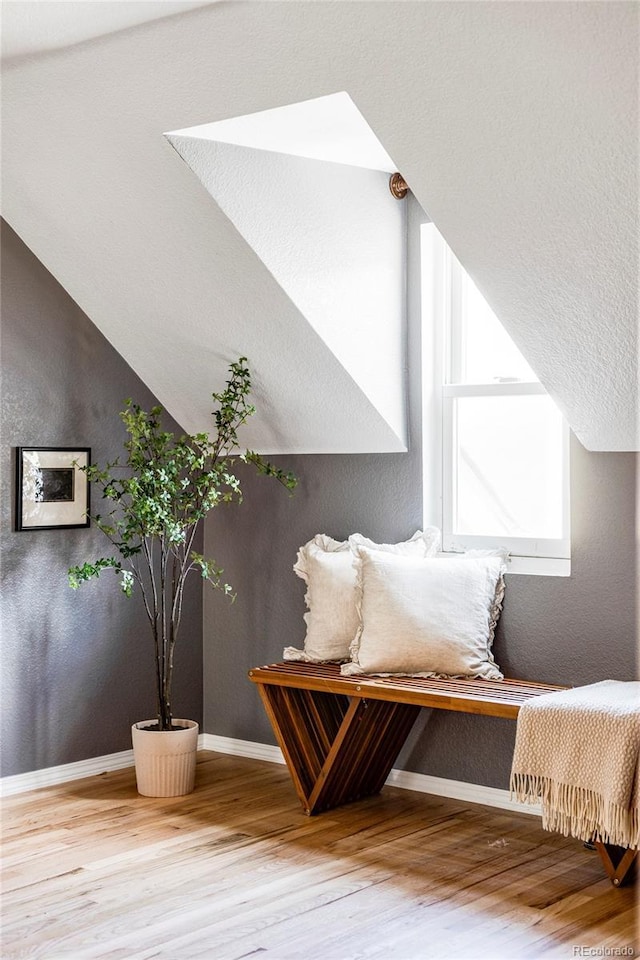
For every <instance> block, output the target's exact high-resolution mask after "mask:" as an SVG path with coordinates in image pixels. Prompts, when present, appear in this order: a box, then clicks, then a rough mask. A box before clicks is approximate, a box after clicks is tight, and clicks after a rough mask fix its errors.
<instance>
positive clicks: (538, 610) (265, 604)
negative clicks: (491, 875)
mask: <svg viewBox="0 0 640 960" xmlns="http://www.w3.org/2000/svg"><path fill="white" fill-rule="evenodd" d="M277 462H278V463H279V465H281V466H282V465H286V466H288V467H290V468H292V469H293V470H294V472H296V474H297V475H298V477H299V478H300V486H299V490H298V491H297V492H296V494H295V496H294V497H293V498H292V499H288V498H287V496H286V494H285V493H284V491H280V490H278V489H276V488H275V486H274V485H273V484H270V483H269V482H268V481H267V480H266V479H264V478H256V479H254V478H253V477H248V482H247V483H246V484H245V504H244V505H243V506H241V507H240V508H235V507H234V508H231V509H229V510H228V511H226V512H225V511H222V510H221V511H219V512H218V514H217V516H215V515H212V516H211V517H210V518H209V520H208V523H207V527H206V532H205V542H206V544H207V547H208V549H210V550H211V551H212V552H215V554H216V556H217V557H218V559H219V560H220V562H221V563H222V564H223V565H224V566H225V568H226V571H227V574H228V576H229V578H230V579H231V581H232V582H233V583H234V586H235V587H236V588H237V591H238V599H237V601H236V603H235V604H233V605H228V604H225V602H224V600H223V599H222V598H221V597H218V596H214V595H211V596H207V597H206V598H205V630H204V639H205V652H204V656H205V730H206V731H207V732H209V733H216V734H220V735H223V736H227V737H237V738H240V739H244V740H253V741H258V742H260V743H275V739H274V737H273V735H272V733H271V730H270V727H269V724H268V722H267V720H266V717H265V715H264V711H263V709H262V706H261V704H260V702H259V699H258V694H257V691H256V689H255V688H254V686H253V684H252V683H250V681H248V680H247V679H246V674H247V670H249V669H250V668H251V667H252V666H256V665H258V664H263V663H270V662H273V661H277V660H280V659H282V649H283V647H284V646H288V645H289V644H292V645H294V646H300V645H301V643H302V640H303V638H304V623H303V620H302V616H303V613H304V602H303V596H304V584H303V582H302V581H301V580H299V579H298V578H297V577H296V576H295V575H294V573H293V572H292V569H291V568H292V565H293V563H294V560H295V557H296V551H297V549H298V547H299V546H300V545H301V544H302V543H305V542H306V541H307V540H309V539H310V538H311V537H312V536H313V535H314V534H315V533H318V532H325V533H328V534H330V535H332V536H334V537H336V538H339V539H342V538H344V537H346V536H347V535H348V534H349V533H352V532H354V531H355V530H359V531H360V532H362V533H364V534H366V535H367V536H370V537H372V538H373V539H379V540H382V541H389V540H400V539H404V538H405V537H406V536H407V535H408V534H411V533H412V532H413V531H414V530H415V529H416V528H417V527H418V526H419V525H420V512H421V503H420V499H421V498H420V465H419V463H418V462H417V456H416V454H415V453H412V454H409V455H406V456H402V455H395V454H394V455H377V456H371V457H369V456H353V457H348V456H306V457H288V458H279V459H278V460H277ZM571 466H572V492H573V497H572V500H573V506H572V522H573V547H572V550H573V557H572V575H571V577H568V578H562V577H531V576H515V575H512V576H507V589H506V598H505V605H504V611H503V614H502V617H501V620H500V624H499V627H498V631H497V635H496V641H495V654H496V659H497V661H498V663H499V664H500V665H501V666H502V668H503V669H504V670H505V672H506V673H507V674H508V675H511V676H515V677H521V678H523V679H531V680H540V681H547V682H549V683H560V684H576V685H578V684H585V683H591V682H594V681H597V680H602V679H605V678H612V679H618V680H629V679H634V678H635V589H636V576H635V568H636V563H635V542H634V512H635V511H634V503H635V455H634V454H622V453H620V454H602V453H587V452H585V450H584V449H583V448H582V447H581V446H580V444H579V443H578V442H577V441H574V442H573V444H572V457H571ZM514 735H515V724H513V723H512V722H511V721H508V720H497V719H492V718H483V717H473V716H467V715H463V714H454V713H450V714H447V713H444V712H437V711H433V712H431V714H429V713H428V712H427V711H423V714H422V716H421V718H420V719H419V720H418V723H417V725H416V727H415V728H414V731H413V734H412V737H411V740H410V742H409V743H408V745H407V747H406V749H405V751H404V753H403V755H402V756H401V758H400V762H399V764H398V766H401V767H403V768H405V769H408V770H413V771H417V772H420V773H428V774H432V775H434V776H438V777H446V778H450V779H453V780H464V781H468V782H472V783H480V784H486V785H488V786H495V787H501V788H505V789H506V788H507V784H508V774H509V769H510V763H511V755H512V750H513V740H514Z"/></svg>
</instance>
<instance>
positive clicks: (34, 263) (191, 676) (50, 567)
mask: <svg viewBox="0 0 640 960" xmlns="http://www.w3.org/2000/svg"><path fill="white" fill-rule="evenodd" d="M2 292H3V297H2V431H3V432H2V489H3V491H4V495H3V497H2V527H1V532H0V537H1V545H2V718H3V721H2V722H3V727H2V775H3V776H7V775H10V774H17V773H23V772H26V771H30V770H35V769H41V768H44V767H49V766H55V765H57V764H63V763H70V762H73V761H76V760H82V759H84V758H87V757H94V756H100V755H103V754H108V753H113V752H116V751H120V750H126V749H129V748H130V746H131V737H130V727H131V724H132V723H133V722H135V721H136V720H142V719H146V718H147V717H149V716H155V695H154V688H153V661H152V641H151V638H150V635H149V636H148V634H149V627H148V623H147V620H146V618H145V615H144V612H143V610H142V607H141V604H140V602H139V599H136V598H135V597H134V598H132V599H131V600H127V598H126V597H124V595H122V594H121V593H120V591H119V589H118V588H117V581H116V578H115V576H114V575H113V573H111V572H109V571H107V573H105V574H103V577H102V578H101V579H100V580H98V581H95V582H93V583H91V584H87V585H85V586H84V587H83V588H81V589H80V590H79V591H77V592H74V591H72V590H71V589H70V588H69V587H68V586H67V583H66V571H67V568H68V567H69V566H70V565H71V564H75V563H78V562H83V561H84V560H89V559H93V558H94V557H97V556H103V555H105V554H107V555H108V546H109V545H108V543H107V541H106V540H105V539H104V537H103V536H102V534H100V533H99V531H98V530H96V529H95V528H90V529H88V530H86V529H77V530H43V531H29V532H19V533H18V532H16V531H15V526H14V517H13V497H14V464H15V447H17V446H38V445H42V446H73V445H76V444H77V445H79V446H89V447H91V448H92V456H93V460H94V461H97V462H104V460H105V459H107V458H111V459H113V458H114V457H115V456H116V455H117V454H118V453H119V451H120V449H121V444H122V439H123V438H124V428H123V426H122V424H121V422H120V420H119V417H118V411H119V410H121V409H122V401H123V400H124V398H126V397H129V396H131V397H133V398H135V399H136V400H137V401H138V402H140V403H141V404H142V405H143V406H146V405H149V404H153V403H155V400H154V398H153V396H152V395H151V394H150V392H149V391H148V390H147V389H146V387H145V386H144V385H143V384H142V382H141V381H140V380H139V379H138V377H137V376H136V375H135V374H134V373H133V371H132V370H131V369H130V367H128V366H127V364H126V363H125V362H124V360H123V359H122V358H121V357H120V356H119V355H118V354H117V353H116V351H115V350H114V349H113V347H111V346H110V344H109V343H108V342H107V341H106V340H105V339H104V337H103V336H102V334H100V333H99V332H98V331H97V329H96V328H95V327H94V326H93V324H92V323H91V322H90V321H89V320H88V319H87V317H86V316H85V315H84V314H83V313H82V311H81V310H80V309H79V307H78V306H77V305H76V304H75V303H74V301H73V300H71V299H70V297H69V296H68V295H67V294H66V293H65V291H64V290H63V289H62V288H61V287H60V286H59V284H58V283H57V282H56V281H55V280H54V278H53V277H52V276H51V275H50V274H49V273H48V272H47V271H46V270H45V268H44V267H43V266H42V264H41V263H40V262H39V261H38V260H37V259H36V258H35V257H34V256H33V254H32V253H31V252H30V251H29V250H28V249H27V247H25V246H24V244H23V243H22V241H21V240H20V239H19V238H18V237H17V236H16V234H15V233H14V232H13V231H12V230H11V229H10V228H9V227H8V226H7V225H6V224H4V223H3V225H2ZM168 424H169V428H170V429H171V428H172V427H171V422H168ZM173 428H174V429H175V424H174V425H173ZM201 592H202V591H201V587H200V582H199V581H198V579H197V578H196V579H195V580H194V582H193V583H192V585H191V591H190V594H189V597H188V602H186V604H185V606H186V614H185V620H184V626H183V631H184V632H183V644H182V647H181V649H180V650H179V651H178V653H177V665H176V672H177V679H176V689H175V694H174V714H175V715H176V716H188V717H190V718H192V719H195V720H200V719H201V713H202V680H201V637H202V606H201V600H202V597H201Z"/></svg>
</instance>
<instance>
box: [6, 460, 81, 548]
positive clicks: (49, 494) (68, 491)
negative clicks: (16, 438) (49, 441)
mask: <svg viewBox="0 0 640 960" xmlns="http://www.w3.org/2000/svg"><path fill="white" fill-rule="evenodd" d="M90 465H91V448H90V447H18V448H17V455H16V530H21V531H24V530H70V529H73V528H75V527H88V526H89V525H90V523H91V521H90V518H89V507H90V485H89V482H88V480H87V475H86V473H85V472H84V471H83V470H81V469H80V468H81V467H88V466H90Z"/></svg>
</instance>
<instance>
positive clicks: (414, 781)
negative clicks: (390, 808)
mask: <svg viewBox="0 0 640 960" xmlns="http://www.w3.org/2000/svg"><path fill="white" fill-rule="evenodd" d="M198 749H199V750H212V751H213V752H214V753H226V754H230V755H231V756H234V757H246V758H248V759H251V760H266V761H268V762H269V763H284V757H283V756H282V751H281V750H280V748H279V747H274V746H272V745H271V744H268V743H254V742H253V741H251V740H236V739H234V738H233V737H219V736H217V735H216V734H213V733H201V734H200V736H199V737H198ZM132 766H133V750H123V751H122V752H121V753H109V754H107V755H106V756H103V757H92V758H90V759H89V760H79V761H77V762H76V763H65V764H62V765H61V766H59V767H46V768H45V769H44V770H33V771H32V772H30V773H18V774H16V775H15V776H11V777H3V778H2V779H1V780H0V796H1V797H9V796H13V795H14V794H18V793H26V792H27V791H29V790H37V789H38V788H39V787H52V786H56V785H57V784H60V783H68V782H69V781H70V780H81V779H82V778H84V777H95V776H97V775H98V774H101V773H107V772H108V771H110V770H122V769H124V768H125V767H132ZM387 783H388V784H389V785H390V786H393V787H400V788H402V789H403V790H416V791H417V792H418V793H430V794H432V795H433V796H436V797H447V798H448V799H450V800H462V801H464V802H466V803H481V804H484V805H485V806H487V807H498V808H499V809H501V810H513V811H517V812H518V813H529V814H532V815H533V816H540V815H541V810H540V807H539V806H538V805H533V804H525V803H517V802H516V801H515V800H511V798H510V795H509V791H508V790H499V789H497V788H496V787H483V786H481V785H480V784H477V783H464V782H463V781H461V780H445V779H444V778H443V777H431V776H428V775H427V774H424V773H411V772H410V771H407V770H392V771H391V773H390V774H389V777H388V778H387Z"/></svg>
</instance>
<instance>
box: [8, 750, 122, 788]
mask: <svg viewBox="0 0 640 960" xmlns="http://www.w3.org/2000/svg"><path fill="white" fill-rule="evenodd" d="M132 766H133V750H123V751H122V752H121V753H108V754H106V755H105V756H103V757H90V758H89V759H88V760H77V761H76V762H75V763H63V764H62V765H61V766H59V767H45V769H44V770H32V771H31V772H30V773H17V774H15V775H14V776H12V777H3V778H2V779H1V780H0V797H10V796H12V795H13V794H16V793H26V792H27V791H28V790H37V789H38V788H39V787H54V786H57V784H59V783H67V782H68V781H69V780H81V779H82V778H83V777H95V776H97V775H98V774H100V773H106V772H107V771H108V770H122V769H123V768H124V767H132Z"/></svg>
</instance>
